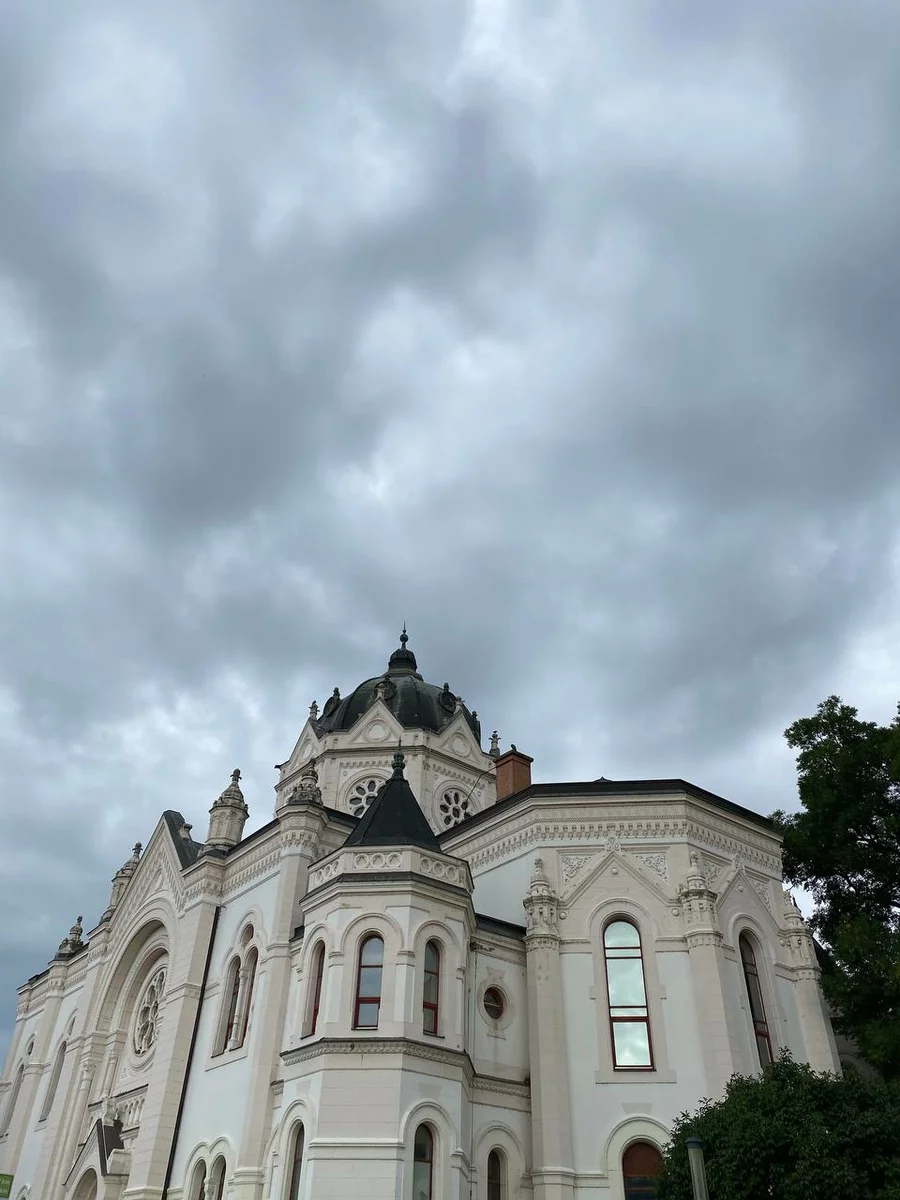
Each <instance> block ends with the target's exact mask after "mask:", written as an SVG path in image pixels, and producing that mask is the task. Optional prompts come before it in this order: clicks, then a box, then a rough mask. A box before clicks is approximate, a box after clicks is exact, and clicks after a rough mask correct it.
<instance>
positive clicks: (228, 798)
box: [206, 769, 250, 852]
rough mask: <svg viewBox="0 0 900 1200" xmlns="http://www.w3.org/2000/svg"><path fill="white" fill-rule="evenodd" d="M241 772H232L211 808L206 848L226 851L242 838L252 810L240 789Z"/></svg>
mask: <svg viewBox="0 0 900 1200" xmlns="http://www.w3.org/2000/svg"><path fill="white" fill-rule="evenodd" d="M240 778H241V773H240V771H238V770H237V769H235V770H234V771H232V773H231V783H230V784H229V785H228V787H227V788H226V789H225V791H224V792H223V793H222V795H221V796H220V797H219V798H218V800H217V801H216V802H215V804H214V805H213V806H212V808H211V809H210V810H209V833H208V834H207V835H206V849H207V850H220V851H222V852H226V851H228V850H230V849H231V848H232V847H233V846H236V845H237V844H238V842H239V841H240V840H241V836H242V835H243V832H244V825H245V824H246V822H247V818H248V817H249V815H250V810H249V809H248V808H247V805H246V803H245V801H244V793H243V792H242V791H241V789H240Z"/></svg>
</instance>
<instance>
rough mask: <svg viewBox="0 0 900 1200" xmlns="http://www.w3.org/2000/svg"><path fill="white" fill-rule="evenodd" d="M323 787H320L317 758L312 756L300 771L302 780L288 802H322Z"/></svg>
mask: <svg viewBox="0 0 900 1200" xmlns="http://www.w3.org/2000/svg"><path fill="white" fill-rule="evenodd" d="M321 803H322V789H321V788H320V787H319V775H318V772H317V771H316V760H315V759H314V758H311V759H310V760H309V762H308V763H307V764H306V766H305V767H304V768H303V770H302V771H301V772H300V782H299V783H298V784H297V786H296V787H295V788H294V790H293V791H292V792H291V795H290V798H289V800H288V804H321Z"/></svg>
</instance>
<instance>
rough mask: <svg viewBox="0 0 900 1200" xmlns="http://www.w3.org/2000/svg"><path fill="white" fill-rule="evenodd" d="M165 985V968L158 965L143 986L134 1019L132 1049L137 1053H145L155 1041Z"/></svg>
mask: <svg viewBox="0 0 900 1200" xmlns="http://www.w3.org/2000/svg"><path fill="white" fill-rule="evenodd" d="M165 986H166V968H165V967H160V969H159V970H158V971H157V972H156V973H155V974H154V975H153V976H152V977H151V979H150V982H149V983H148V984H147V986H146V987H145V988H144V994H143V996H141V1002H140V1004H139V1005H138V1010H137V1015H136V1017H135V1020H134V1050H135V1053H136V1054H138V1055H141V1054H146V1053H147V1052H148V1050H150V1048H151V1047H152V1046H153V1043H154V1042H155V1041H156V1035H157V1032H158V1030H159V1008H160V1004H161V1002H162V995H163V991H164V990H165Z"/></svg>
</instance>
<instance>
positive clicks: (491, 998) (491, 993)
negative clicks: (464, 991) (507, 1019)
mask: <svg viewBox="0 0 900 1200" xmlns="http://www.w3.org/2000/svg"><path fill="white" fill-rule="evenodd" d="M481 1003H482V1005H483V1006H484V1011H485V1012H486V1013H487V1015H488V1016H489V1017H490V1018H491V1020H492V1021H499V1020H500V1018H501V1017H502V1016H503V1014H504V1013H505V1012H506V1001H505V1000H504V998H503V993H502V992H501V991H500V989H499V988H495V987H489V988H488V989H487V990H486V991H485V993H484V995H483V996H482V998H481Z"/></svg>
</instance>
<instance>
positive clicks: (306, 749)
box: [275, 717, 322, 779]
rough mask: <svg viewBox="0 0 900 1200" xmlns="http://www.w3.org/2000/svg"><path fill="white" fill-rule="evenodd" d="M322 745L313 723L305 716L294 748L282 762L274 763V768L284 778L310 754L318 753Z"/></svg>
mask: <svg viewBox="0 0 900 1200" xmlns="http://www.w3.org/2000/svg"><path fill="white" fill-rule="evenodd" d="M321 747H322V741H321V739H320V737H319V735H318V733H316V727H315V725H313V723H312V721H311V720H310V718H308V717H307V719H306V723H305V724H304V726H303V728H302V729H301V730H300V736H299V737H298V738H297V740H296V742H295V743H294V748H293V750H292V751H291V752H290V754H289V755H288V757H287V758H286V759H285V761H284V762H283V763H276V764H275V769H276V770H277V771H280V772H281V778H282V779H285V778H286V777H287V776H288V775H290V774H292V773H293V772H294V771H296V770H297V768H298V767H300V766H301V764H302V763H304V762H306V760H307V759H308V758H310V757H311V756H312V755H318V753H319V750H320V749H321Z"/></svg>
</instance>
